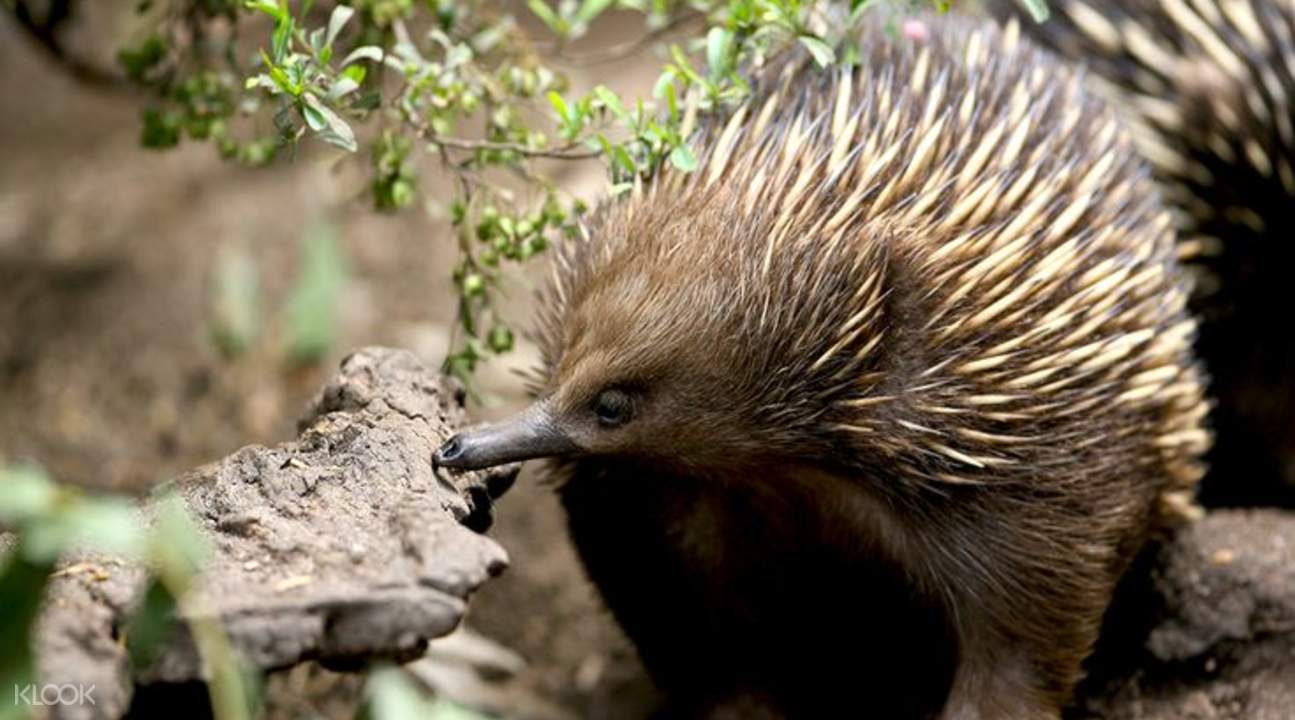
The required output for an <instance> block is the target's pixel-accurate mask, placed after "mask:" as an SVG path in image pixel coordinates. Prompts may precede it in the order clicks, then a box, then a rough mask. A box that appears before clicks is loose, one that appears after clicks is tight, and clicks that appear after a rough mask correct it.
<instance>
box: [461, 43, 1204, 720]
mask: <svg viewBox="0 0 1295 720" xmlns="http://www.w3.org/2000/svg"><path fill="white" fill-rule="evenodd" d="M930 27H931V30H932V32H931V33H930V35H929V37H926V38H924V39H922V40H916V41H910V40H901V39H892V38H889V37H888V36H887V35H886V34H884V33H883V32H881V31H869V32H866V33H865V34H864V36H863V38H862V39H861V41H860V42H861V48H862V58H863V59H862V63H861V65H860V66H859V67H857V68H853V69H848V70H837V71H833V72H820V71H816V70H815V69H814V68H813V66H812V64H810V63H809V61H808V60H807V59H806V58H803V57H796V58H791V59H787V60H784V61H782V62H781V63H779V64H776V65H775V66H774V67H770V68H767V69H766V70H764V71H763V72H761V73H760V74H759V75H758V82H757V89H756V92H755V94H754V97H753V98H752V99H751V100H750V101H749V102H748V104H747V105H746V106H744V107H743V108H741V109H739V110H737V111H736V113H735V114H734V115H733V116H732V117H731V118H730V119H728V120H727V121H726V122H723V123H717V124H715V125H714V126H712V127H707V128H703V129H702V130H701V131H699V134H698V139H697V148H698V153H699V156H700V158H701V165H700V168H699V169H698V170H697V171H696V172H694V173H691V174H683V173H679V172H677V171H673V170H668V171H665V173H664V174H663V175H662V176H661V177H659V178H658V179H657V180H656V181H655V182H653V183H651V184H649V185H647V186H646V187H644V188H642V189H641V190H640V191H639V192H636V193H633V194H631V195H630V196H629V197H626V198H623V199H620V200H616V201H612V202H609V203H608V204H607V205H606V206H605V207H603V208H602V209H601V210H600V211H599V212H598V213H597V215H596V217H595V219H594V220H593V222H592V223H591V225H590V227H589V229H588V233H587V234H586V235H585V236H583V237H581V238H579V239H576V240H574V241H572V242H570V243H569V244H567V245H566V246H564V247H562V248H561V249H560V250H559V252H558V253H557V255H556V259H555V262H554V266H553V274H552V280H551V282H550V284H549V286H548V288H547V289H546V290H545V291H544V294H543V301H544V302H543V306H542V312H541V316H540V339H541V344H542V350H543V359H544V368H543V376H544V377H543V381H542V386H541V387H540V388H539V391H538V398H537V401H536V403H535V404H534V405H533V406H532V407H531V408H530V409H528V410H527V411H525V412H524V413H523V414H522V415H520V416H519V417H517V418H515V419H513V420H511V421H506V422H504V423H501V424H498V425H494V426H491V427H488V428H486V429H483V430H480V431H476V432H470V433H465V434H463V435H460V436H458V437H456V438H455V439H453V440H451V441H450V442H449V443H447V444H446V445H445V446H444V447H442V448H441V449H440V450H439V451H438V453H437V457H436V461H437V462H438V463H440V464H442V465H447V466H451V467H480V466H483V465H489V464H494V463H499V462H505V461H511V460H517V459H523V458H528V457H537V456H556V457H558V458H559V460H558V461H557V463H556V464H555V468H556V470H557V471H558V473H559V475H560V477H561V478H562V479H563V480H564V483H563V485H562V489H561V493H562V497H563V500H564V504H565V505H566V508H567V510H568V512H569V517H570V529H571V532H572V537H573V539H574V541H575V544H576V546H577V548H578V550H579V552H580V554H581V556H582V558H583V560H584V562H585V564H586V567H587V569H588V571H589V574H590V576H591V577H592V578H593V580H594V582H595V583H596V584H597V585H598V587H599V588H600V590H601V591H602V593H603V595H604V597H605V599H606V601H607V603H608V605H609V607H610V608H611V610H612V611H613V612H614V614H615V615H616V617H617V618H618V619H619V621H620V622H621V623H622V625H623V626H624V628H625V629H626V631H627V632H628V633H629V635H630V637H631V638H632V639H633V640H634V641H635V643H636V645H637V646H638V649H639V651H640V654H641V656H642V658H643V660H644V662H645V664H646V666H647V667H648V669H649V670H650V671H651V673H652V675H653V676H654V678H655V679H656V680H657V681H658V683H659V684H660V685H661V687H662V688H663V689H664V690H665V691H666V693H667V695H668V696H669V697H670V698H671V700H672V701H673V702H674V703H675V707H676V709H677V712H678V713H679V714H682V715H688V714H695V715H698V716H724V715H725V714H726V713H727V715H728V716H733V717H758V716H763V715H767V716H773V717H778V716H791V717H827V716H832V717H842V716H844V717H857V716H861V715H862V716H868V717H879V718H883V717H884V718H929V717H942V718H983V719H985V720H989V719H1002V720H1009V719H1010V720H1025V719H1033V718H1054V717H1057V714H1058V712H1059V709H1060V708H1061V707H1062V706H1063V704H1064V703H1065V702H1066V700H1067V698H1068V696H1069V694H1070V692H1071V690H1072V687H1073V685H1074V683H1075V681H1076V679H1077V677H1078V675H1079V672H1080V663H1081V661H1082V660H1083V658H1084V657H1085V655H1086V654H1087V652H1088V651H1089V648H1090V647H1091V645H1092V644H1093V642H1094V640H1095V637H1096V635H1097V631H1098V626H1099V623H1100V620H1101V618H1102V614H1103V611H1104V609H1105V607H1106V605H1107V603H1108V602H1109V599H1110V595H1111V592H1112V588H1113V586H1114V584H1115V583H1116V580H1117V579H1118V578H1119V576H1120V574H1121V572H1122V571H1123V570H1124V569H1125V567H1126V566H1127V563H1128V562H1129V560H1130V559H1131V558H1132V556H1133V555H1134V553H1135V552H1136V550H1137V549H1138V548H1139V547H1140V546H1141V545H1142V543H1143V541H1144V539H1145V538H1146V536H1147V534H1148V533H1149V532H1150V531H1151V530H1152V529H1153V527H1154V526H1155V525H1156V524H1157V523H1158V522H1161V521H1168V520H1171V519H1172V518H1174V517H1177V516H1180V515H1181V514H1183V513H1184V512H1188V511H1189V510H1190V494H1191V491H1192V487H1193V484H1194V483H1195V482H1196V480H1197V479H1198V477H1199V475H1200V474H1201V467H1200V465H1199V463H1198V460H1197V458H1198V456H1199V455H1200V454H1201V453H1202V452H1203V450H1204V449H1205V447H1206V445H1207V443H1208V437H1207V434H1206V433H1205V432H1204V431H1203V430H1202V427H1201V421H1202V417H1203V415H1204V414H1205V405H1204V403H1203V401H1202V390H1201V381H1200V374H1199V372H1198V370H1197V367H1196V365H1195V364H1194V362H1193V358H1192V352H1191V341H1192V338H1193V335H1194V332H1195V330H1194V323H1193V321H1192V320H1191V319H1190V318H1189V316H1188V315H1187V313H1186V312H1185V309H1184V306H1185V303H1186V287H1185V282H1184V281H1183V279H1182V278H1181V277H1180V274H1179V271H1178V268H1177V266H1176V264H1175V261H1174V256H1173V253H1174V233H1173V231H1172V229H1171V220H1170V218H1169V216H1168V215H1167V213H1166V211H1165V210H1164V209H1163V208H1162V206H1161V204H1160V201H1159V196H1158V194H1157V192H1156V191H1155V190H1154V188H1153V185H1152V183H1151V180H1150V178H1149V175H1148V173H1147V172H1146V170H1145V169H1144V167H1143V166H1142V165H1141V164H1140V162H1139V161H1138V160H1137V159H1136V156H1135V154H1134V153H1133V152H1132V150H1131V147H1130V145H1129V141H1128V140H1127V139H1126V137H1125V136H1124V134H1123V132H1122V131H1121V127H1120V125H1119V124H1118V123H1117V122H1116V120H1115V119H1114V117H1113V116H1112V114H1111V113H1110V112H1109V111H1108V110H1107V109H1106V108H1105V106H1104V105H1103V104H1102V103H1100V102H1098V101H1096V100H1095V99H1094V98H1093V97H1091V96H1090V95H1089V94H1088V93H1087V92H1086V91H1085V90H1084V89H1083V88H1082V86H1081V82H1080V81H1079V80H1078V79H1077V78H1076V77H1075V76H1074V75H1073V74H1072V73H1070V72H1068V71H1067V70H1065V69H1064V68H1062V67H1059V66H1058V65H1057V64H1055V63H1053V62H1051V61H1049V60H1048V58H1047V57H1045V56H1044V55H1043V54H1042V53H1040V52H1038V51H1036V50H1035V49H1033V48H1032V47H1030V46H1028V45H1027V44H1026V43H1024V42H1022V41H1020V40H1019V38H1018V33H1017V32H1015V31H1014V30H1008V31H1007V32H1005V33H1001V34H1000V33H998V32H997V31H993V30H991V29H975V28H973V27H971V26H968V25H964V24H963V23H962V22H961V21H957V20H954V19H948V18H941V19H933V20H931V21H930ZM761 713H763V715H761ZM825 713H832V714H831V715H827V714H825Z"/></svg>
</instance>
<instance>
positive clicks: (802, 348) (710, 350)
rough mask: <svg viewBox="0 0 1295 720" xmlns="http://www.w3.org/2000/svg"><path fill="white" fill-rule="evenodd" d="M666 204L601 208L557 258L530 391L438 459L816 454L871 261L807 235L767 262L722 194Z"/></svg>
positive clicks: (746, 459) (854, 336) (753, 225)
mask: <svg viewBox="0 0 1295 720" xmlns="http://www.w3.org/2000/svg"><path fill="white" fill-rule="evenodd" d="M661 200H662V198H660V197H658V198H657V202H656V203H653V204H648V203H644V204H643V205H640V206H639V207H638V210H637V212H636V213H629V212H625V213H612V214H611V215H610V216H609V217H604V218H602V219H601V222H600V223H599V224H598V225H597V226H596V228H595V229H594V231H593V232H592V233H591V235H590V237H589V238H587V239H585V240H583V241H580V242H584V243H585V246H583V247H582V246H580V245H578V244H577V245H576V247H575V248H574V251H573V252H569V254H568V255H567V256H565V257H560V258H559V259H558V260H557V265H556V267H557V272H556V273H555V275H556V277H555V279H554V281H553V285H552V286H551V287H550V289H549V292H548V293H547V294H546V296H545V298H546V303H545V306H544V307H543V308H542V310H541V328H540V330H541V332H540V336H541V337H540V341H541V347H542V350H543V354H544V376H545V378H544V382H543V383H542V387H540V388H539V392H538V393H537V396H538V399H537V401H536V402H535V403H534V404H533V405H532V406H531V407H530V408H528V409H527V410H525V411H524V412H522V413H521V414H519V415H517V416H516V417H514V418H512V419H510V420H506V421H504V422H501V423H498V424H495V425H493V426H490V427H486V428H484V429H481V430H476V431H471V432H466V433H462V434H460V435H458V436H456V437H455V438H453V439H451V440H450V441H449V442H448V443H446V444H445V446H443V447H442V448H441V449H440V450H438V451H437V455H436V458H435V460H436V462H437V463H438V464H440V465H444V466H449V467H459V468H479V467H485V466H489V465H496V464H500V463H504V462H510V461H516V460H523V459H527V458H534V457H545V456H588V455H596V456H616V457H629V458H634V459H636V460H648V461H652V462H655V463H665V464H669V465H673V466H681V467H684V468H689V469H694V470H713V471H736V470H740V469H742V468H749V467H752V466H755V465H756V464H758V463H762V462H765V461H769V460H776V459H778V458H781V457H786V456H791V457H796V458H798V459H804V458H806V457H807V456H810V455H812V453H813V451H814V450H816V449H821V447H822V446H823V445H824V444H825V441H824V438H823V437H822V435H821V433H818V432H816V431H818V430H820V429H821V428H822V427H823V425H824V424H825V423H824V422H823V420H824V419H825V415H827V414H829V412H830V411H831V407H832V404H833V403H834V402H836V401H838V400H839V399H840V397H841V394H842V393H847V394H848V393H850V392H852V391H855V390H858V389H859V387H860V385H859V383H858V380H859V379H860V374H859V370H860V368H859V367H858V366H857V361H858V360H859V358H860V354H859V353H858V352H856V350H857V348H858V347H859V345H860V344H861V343H865V342H867V340H868V339H869V337H870V336H871V334H872V333H871V332H869V326H870V323H869V322H866V320H868V319H869V318H870V317H871V316H872V315H873V314H874V313H873V312H872V311H875V310H876V306H875V304H873V303H872V301H873V300H875V298H876V295H877V293H860V292H859V289H860V288H861V287H863V288H864V289H867V287H868V286H869V285H871V286H872V288H873V289H874V290H876V289H877V288H879V286H880V282H878V281H875V280H876V279H875V278H873V279H874V282H872V283H868V282H867V279H868V278H867V276H868V274H869V273H872V272H874V271H875V266H873V264H871V263H867V262H860V261H859V260H858V258H857V257H855V256H854V255H851V254H849V253H841V254H840V255H833V254H832V253H829V252H827V251H826V250H824V249H823V247H822V246H817V245H811V244H804V245H801V246H794V247H788V248H787V249H786V250H785V251H784V252H782V253H780V254H779V256H778V257H776V258H773V260H772V261H771V262H769V261H767V260H766V255H765V252H764V248H765V247H766V242H765V240H764V238H765V237H767V232H768V231H769V230H768V226H767V225H766V224H765V222H767V220H766V219H765V218H762V217H761V218H751V217H750V216H748V217H747V218H744V219H745V220H747V222H742V223H736V222H734V218H735V217H739V216H738V215H737V214H736V213H734V212H733V211H732V208H731V206H727V205H726V203H725V202H724V198H709V199H702V200H708V201H702V200H698V199H696V198H694V199H693V201H692V202H687V201H685V202H681V203H678V204H674V203H670V204H667V203H664V202H661ZM751 220H755V221H754V222H752V221H751ZM762 221H764V222H762ZM861 310H863V311H864V312H860V311H861ZM856 331H859V332H856ZM842 338H847V339H848V342H842V341H841V339H842Z"/></svg>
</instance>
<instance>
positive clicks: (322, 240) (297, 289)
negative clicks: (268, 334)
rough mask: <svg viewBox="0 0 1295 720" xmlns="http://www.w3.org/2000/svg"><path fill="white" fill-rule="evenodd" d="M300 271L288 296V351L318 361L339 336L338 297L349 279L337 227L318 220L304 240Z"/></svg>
mask: <svg viewBox="0 0 1295 720" xmlns="http://www.w3.org/2000/svg"><path fill="white" fill-rule="evenodd" d="M299 268H300V269H299V271H298V272H299V275H298V277H297V281H296V283H295V284H294V285H293V288H292V295H291V297H289V298H288V306H287V315H288V317H287V322H286V327H287V331H288V355H289V357H290V358H291V359H292V361H293V362H295V363H298V364H309V363H315V362H318V361H319V360H321V359H322V358H323V356H324V353H326V352H327V351H328V349H329V348H330V347H332V345H333V340H334V339H335V337H336V336H337V323H336V315H337V298H338V295H339V294H340V293H341V290H342V285H343V283H344V282H345V281H346V262H345V260H344V259H343V257H342V251H341V249H340V248H339V247H338V244H337V230H336V228H335V227H334V226H333V225H331V224H327V223H316V224H315V225H313V226H312V227H311V228H310V229H309V230H308V231H307V232H306V235H305V237H304V238H303V239H302V243H301V262H300V264H299Z"/></svg>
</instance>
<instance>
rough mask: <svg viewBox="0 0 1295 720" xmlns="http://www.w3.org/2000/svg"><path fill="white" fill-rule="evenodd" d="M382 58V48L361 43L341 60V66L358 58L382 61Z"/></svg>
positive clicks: (358, 59) (356, 60)
mask: <svg viewBox="0 0 1295 720" xmlns="http://www.w3.org/2000/svg"><path fill="white" fill-rule="evenodd" d="M382 58H383V52H382V48H380V47H378V46H377V45H361V46H360V47H357V48H355V49H354V50H352V51H351V52H350V53H348V54H347V56H346V59H345V60H343V61H342V67H346V66H347V65H350V64H351V63H353V62H358V61H360V60H372V61H373V62H382Z"/></svg>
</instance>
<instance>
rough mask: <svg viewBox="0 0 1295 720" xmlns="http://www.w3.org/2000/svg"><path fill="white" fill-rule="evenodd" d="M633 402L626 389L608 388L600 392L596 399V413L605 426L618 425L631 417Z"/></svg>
mask: <svg viewBox="0 0 1295 720" xmlns="http://www.w3.org/2000/svg"><path fill="white" fill-rule="evenodd" d="M632 405H633V402H632V401H631V400H630V396H629V394H628V393H626V392H625V391H624V390H618V389H616V388H608V389H606V390H603V391H602V392H600V393H598V399H597V400H595V401H594V414H595V415H597V416H598V423H599V424H600V425H602V426H603V427H616V426H617V425H622V424H624V423H625V422H626V421H628V420H629V419H630V411H631V410H632Z"/></svg>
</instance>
